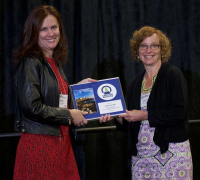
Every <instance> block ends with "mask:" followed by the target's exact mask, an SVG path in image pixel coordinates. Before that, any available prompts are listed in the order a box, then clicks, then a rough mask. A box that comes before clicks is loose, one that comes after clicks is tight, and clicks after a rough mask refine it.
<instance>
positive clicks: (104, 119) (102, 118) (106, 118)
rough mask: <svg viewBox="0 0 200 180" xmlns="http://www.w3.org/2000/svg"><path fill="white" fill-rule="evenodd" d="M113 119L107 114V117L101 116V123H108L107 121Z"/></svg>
mask: <svg viewBox="0 0 200 180" xmlns="http://www.w3.org/2000/svg"><path fill="white" fill-rule="evenodd" d="M112 119H113V118H112V117H111V116H110V114H106V115H105V116H103V115H102V116H101V117H100V118H99V122H100V123H102V122H107V121H110V120H112Z"/></svg>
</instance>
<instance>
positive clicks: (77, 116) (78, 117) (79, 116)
mask: <svg viewBox="0 0 200 180" xmlns="http://www.w3.org/2000/svg"><path fill="white" fill-rule="evenodd" d="M69 112H70V114H71V117H72V123H73V124H74V125H75V126H83V125H85V124H87V120H86V119H85V118H84V116H83V115H86V114H88V112H84V111H80V110H77V109H70V110H69Z"/></svg>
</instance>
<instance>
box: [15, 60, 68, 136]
mask: <svg viewBox="0 0 200 180" xmlns="http://www.w3.org/2000/svg"><path fill="white" fill-rule="evenodd" d="M57 65H58V70H59V72H60V74H61V76H62V77H63V78H64V80H65V81H66V83H67V79H66V77H65V75H64V73H63V71H62V69H61V67H60V65H59V64H57ZM15 82H16V91H17V96H18V97H17V109H16V119H15V130H16V131H20V132H23V133H32V134H44V135H54V136H60V125H69V121H70V118H71V116H70V112H69V110H68V109H65V108H59V86H58V81H57V78H56V76H55V73H54V72H53V70H52V68H51V67H50V65H49V64H48V62H47V60H46V58H45V57H43V58H42V59H40V60H39V59H38V58H36V57H34V56H28V57H25V58H24V59H22V60H21V61H20V62H19V64H18V66H17V69H16V76H15ZM67 84H68V83H67ZM68 87H69V86H68ZM70 95H71V91H70V89H69V98H68V100H69V104H70V102H71V101H70V100H71V96H70Z"/></svg>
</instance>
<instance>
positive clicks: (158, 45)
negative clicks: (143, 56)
mask: <svg viewBox="0 0 200 180" xmlns="http://www.w3.org/2000/svg"><path fill="white" fill-rule="evenodd" d="M141 45H145V46H146V48H145V49H143V48H141ZM155 45H156V46H157V47H158V48H156V49H153V48H152V46H155ZM161 46H162V45H161V44H151V45H150V46H148V45H147V44H139V49H141V50H147V49H148V47H150V49H151V50H157V49H159V48H160V47H161Z"/></svg>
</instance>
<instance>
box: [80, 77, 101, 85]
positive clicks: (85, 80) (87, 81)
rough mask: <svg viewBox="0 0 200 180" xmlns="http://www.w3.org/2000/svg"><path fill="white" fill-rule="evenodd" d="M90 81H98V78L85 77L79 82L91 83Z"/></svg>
mask: <svg viewBox="0 0 200 180" xmlns="http://www.w3.org/2000/svg"><path fill="white" fill-rule="evenodd" d="M89 82H97V80H96V79H91V78H87V79H83V80H82V81H80V82H78V83H77V84H84V83H89Z"/></svg>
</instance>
